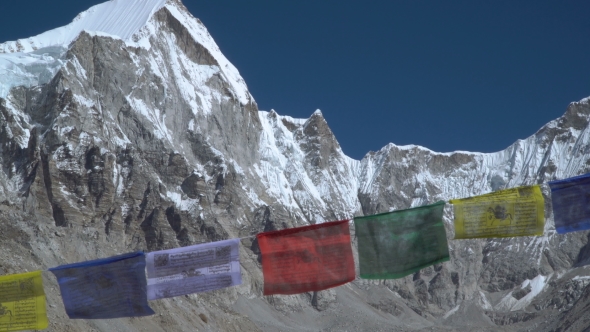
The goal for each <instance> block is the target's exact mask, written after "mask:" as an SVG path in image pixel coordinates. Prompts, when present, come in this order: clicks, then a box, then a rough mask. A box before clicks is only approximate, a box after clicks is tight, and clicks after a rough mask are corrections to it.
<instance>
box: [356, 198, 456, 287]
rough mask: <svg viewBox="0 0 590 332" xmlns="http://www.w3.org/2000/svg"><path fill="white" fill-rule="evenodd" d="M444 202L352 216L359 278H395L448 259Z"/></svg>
mask: <svg viewBox="0 0 590 332" xmlns="http://www.w3.org/2000/svg"><path fill="white" fill-rule="evenodd" d="M444 208H445V202H443V201H440V202H437V203H434V204H431V205H425V206H421V207H417V208H412V209H407V210H400V211H393V212H387V213H381V214H376V215H372V216H366V217H355V218H354V226H355V231H356V237H357V239H358V253H359V264H360V274H361V278H364V279H396V278H402V277H405V276H407V275H409V274H412V273H414V272H416V271H419V270H420V269H423V268H425V267H428V266H430V265H433V264H437V263H441V262H446V261H448V260H449V248H448V244H447V235H446V233H445V227H444V224H443V220H442V216H443V210H444Z"/></svg>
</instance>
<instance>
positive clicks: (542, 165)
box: [0, 0, 590, 331]
mask: <svg viewBox="0 0 590 332" xmlns="http://www.w3.org/2000/svg"><path fill="white" fill-rule="evenodd" d="M124 1H125V0H116V1H115V2H117V3H122V2H124ZM111 2H113V1H111ZM152 2H154V3H156V4H157V6H155V7H154V8H153V10H152V11H151V12H150V15H149V16H148V17H147V18H146V19H145V20H144V22H143V23H142V25H141V26H140V28H139V29H137V30H136V31H133V33H131V34H130V36H128V37H121V36H117V35H112V34H106V33H97V32H92V31H84V30H82V31H81V32H80V33H79V34H76V37H75V38H74V39H72V40H71V42H69V41H68V43H67V44H63V43H62V44H60V45H57V44H56V43H54V44H47V43H45V44H43V43H39V42H38V43H37V44H35V41H34V39H30V40H33V41H30V45H29V44H27V40H22V41H17V42H10V43H5V44H0V53H2V52H3V54H5V55H10V54H12V53H14V52H17V51H21V52H24V53H27V54H33V55H35V54H44V56H45V58H44V59H48V57H49V58H51V59H53V60H52V61H49V62H48V63H50V65H47V64H46V67H47V68H49V69H51V70H50V73H51V75H47V74H46V71H42V70H41V71H39V70H37V69H38V67H34V68H33V67H30V66H29V67H26V68H25V67H23V68H24V70H29V72H33V73H38V76H37V79H35V76H34V75H33V76H32V77H33V79H29V80H28V81H22V82H21V81H19V84H12V85H10V86H9V88H7V89H6V93H5V94H3V95H2V97H0V162H1V165H2V169H1V170H0V202H1V203H0V211H1V212H2V213H0V252H1V253H2V255H0V274H11V273H21V272H26V271H32V270H36V269H46V268H48V267H52V266H56V265H60V264H65V263H73V262H78V261H83V260H89V259H96V258H102V257H108V256H111V255H116V254H121V253H126V252H130V251H136V250H144V251H153V250H159V249H165V248H172V247H178V246H186V245H191V244H198V243H204V242H211V241H217V240H222V239H227V238H236V237H248V236H252V235H255V234H257V233H259V232H262V231H268V230H275V229H284V228H290V227H297V226H302V225H307V224H313V223H317V222H323V221H329V220H338V219H345V218H351V217H353V216H355V215H369V214H374V213H378V212H385V211H390V210H394V209H402V208H408V207H411V206H419V205H422V204H427V203H432V202H435V201H438V200H441V199H444V200H447V199H451V198H460V197H467V196H473V195H478V194H483V193H487V192H490V191H494V190H498V189H502V188H510V187H514V186H518V185H523V184H535V183H545V182H547V181H549V180H552V179H559V178H566V177H570V176H574V175H578V174H582V173H585V172H588V171H589V170H590V145H589V144H590V130H589V129H588V124H589V123H590V100H589V99H585V100H582V101H580V102H576V103H572V104H570V105H569V107H568V108H567V111H566V113H565V114H564V115H563V116H562V117H560V118H558V119H556V120H554V121H552V122H550V123H548V124H547V125H545V126H544V127H543V128H541V129H540V130H539V131H538V132H537V133H535V134H534V135H533V136H531V137H529V138H527V139H525V140H520V141H518V142H516V143H514V144H513V145H511V146H510V147H508V148H507V149H506V150H504V151H500V152H497V153H491V154H483V153H471V152H454V153H436V152H433V151H430V150H428V149H425V148H422V147H419V146H396V145H393V144H389V145H388V146H386V147H384V148H383V149H381V150H380V151H377V152H370V153H369V154H367V155H366V156H365V157H364V158H363V159H362V160H361V161H357V160H353V159H351V158H349V157H347V156H345V155H344V154H343V153H342V150H341V149H340V146H339V144H338V142H337V140H336V138H335V137H334V135H333V133H332V132H331V130H330V128H329V127H328V125H327V123H326V121H325V119H324V118H323V116H322V114H321V112H319V111H316V112H315V113H314V114H313V115H312V116H311V117H310V118H309V119H304V120H302V119H293V118H291V117H288V116H280V115H278V114H277V113H276V112H274V111H270V112H263V111H259V110H258V109H257V106H256V103H255V102H254V99H253V98H252V96H251V95H250V94H249V93H248V91H247V89H246V88H245V84H244V83H243V80H242V79H241V78H240V77H239V74H237V71H235V69H234V68H233V66H231V64H229V63H228V62H227V60H226V59H225V58H224V57H223V55H221V53H220V52H219V50H218V49H217V47H216V46H215V43H214V42H213V41H212V39H211V37H210V36H209V35H208V33H207V31H206V29H205V28H204V27H203V26H202V24H201V23H200V21H198V20H197V19H195V18H194V17H192V16H191V15H190V13H188V11H187V10H186V8H185V7H184V6H183V5H182V4H181V3H180V2H179V1H176V0H168V1H167V2H165V3H164V2H163V1H160V2H161V3H160V2H158V1H153V0H152ZM87 16H88V15H87ZM81 17H84V16H83V15H81ZM0 55H1V54H0ZM31 56H32V55H31ZM0 60H1V59H0ZM44 61H45V60H44ZM0 63H1V61H0ZM56 64H57V66H56ZM31 68H32V69H31ZM39 73H41V74H39ZM44 73H45V74H44ZM43 75H45V76H43ZM42 76H43V77H42ZM27 77H29V78H30V77H31V76H30V75H29V76H27ZM41 78H43V79H41ZM0 90H1V89H0ZM544 191H545V193H546V194H547V193H548V189H547V188H546V187H544ZM546 205H547V212H546V214H547V218H548V223H547V226H546V230H545V235H544V236H542V237H522V238H507V239H490V240H451V239H452V238H453V228H452V226H451V221H452V209H451V208H450V206H447V208H446V210H445V221H446V223H447V232H448V236H449V246H450V253H451V260H450V261H449V262H446V263H443V264H438V265H435V266H432V267H429V268H426V269H424V270H422V271H420V272H419V273H416V274H414V275H412V276H408V277H406V278H403V279H399V280H380V281H367V280H361V279H357V280H356V281H354V282H352V283H350V284H347V285H344V286H341V287H338V288H335V289H330V290H326V291H322V292H318V293H309V294H301V295H293V296H267V297H265V296H263V295H262V286H263V277H262V272H261V265H260V261H259V249H258V246H257V243H256V241H255V240H254V239H253V238H245V239H244V240H243V241H242V244H243V245H242V246H241V249H240V254H241V265H242V275H243V285H241V286H237V287H232V288H228V289H224V290H219V291H214V292H210V293H203V294H196V295H190V296H184V297H178V298H173V299H167V300H159V301H153V302H151V303H150V304H151V306H152V307H153V308H154V310H155V311H156V315H154V316H150V317H143V318H129V319H113V320H69V319H68V318H67V315H66V314H65V311H64V309H63V304H62V302H61V298H60V296H59V289H58V287H57V283H56V281H55V279H54V278H53V276H52V275H50V274H49V273H46V274H44V283H45V286H46V292H47V300H48V315H49V319H50V322H51V323H50V328H49V329H50V330H51V331H91V330H98V331H136V330H146V331H148V330H149V331H182V330H186V331H188V330H191V331H192V330H199V331H259V330H262V331H276V330H282V331H320V330H321V331H341V330H348V331H361V330H375V331H377V330H382V331H411V330H429V331H430V330H432V331H435V330H436V331H438V330H441V331H453V330H465V329H468V330H479V331H496V330H506V331H526V330H535V331H583V330H585V329H588V328H589V327H590V320H589V319H588V318H586V317H585V316H587V315H585V312H586V308H587V307H588V306H590V295H589V294H590V288H588V287H587V285H588V284H589V283H590V270H589V269H587V268H586V266H587V263H588V262H589V261H590V245H589V244H588V232H576V233H570V234H567V235H559V234H556V233H555V231H554V228H553V223H552V216H551V214H550V211H551V209H550V200H548V201H547V203H546ZM351 227H352V225H351ZM351 231H352V233H353V235H354V229H351ZM355 245H356V243H355V242H354V241H353V246H355Z"/></svg>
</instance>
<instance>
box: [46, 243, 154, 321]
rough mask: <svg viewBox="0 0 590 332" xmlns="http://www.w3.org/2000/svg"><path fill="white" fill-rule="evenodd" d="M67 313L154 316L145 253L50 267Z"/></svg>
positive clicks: (93, 316)
mask: <svg viewBox="0 0 590 332" xmlns="http://www.w3.org/2000/svg"><path fill="white" fill-rule="evenodd" d="M49 271H51V272H53V274H54V275H55V276H56V277H57V282H58V283H59V289H60V291H61V296H62V298H63V302H64V306H65V308H66V312H67V314H68V316H69V317H70V318H72V319H75V318H81V319H104V318H119V317H137V316H148V315H153V314H154V311H153V310H152V308H150V307H149V305H148V302H147V292H146V289H147V287H146V278H145V255H144V253H143V252H136V253H129V254H124V255H119V256H113V257H110V258H103V259H97V260H93V261H87V262H80V263H75V264H69V265H62V266H58V267H54V268H51V269H49Z"/></svg>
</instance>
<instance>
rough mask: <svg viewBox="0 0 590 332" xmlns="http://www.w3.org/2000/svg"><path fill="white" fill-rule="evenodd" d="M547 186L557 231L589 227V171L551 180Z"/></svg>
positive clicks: (578, 229)
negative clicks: (549, 189)
mask: <svg viewBox="0 0 590 332" xmlns="http://www.w3.org/2000/svg"><path fill="white" fill-rule="evenodd" d="M549 187H550V188H551V202H552V203H553V216H554V219H555V230H556V231H557V233H559V234H563V233H568V232H574V231H583V230H588V229H590V173H588V174H584V175H580V176H576V177H573V178H569V179H564V180H557V181H551V182H549Z"/></svg>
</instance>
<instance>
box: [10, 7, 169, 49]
mask: <svg viewBox="0 0 590 332" xmlns="http://www.w3.org/2000/svg"><path fill="white" fill-rule="evenodd" d="M165 3H166V0H111V1H108V2H105V3H102V4H99V5H96V6H93V7H91V8H90V9H88V10H86V11H84V12H82V13H80V14H78V16H76V18H74V20H73V21H72V23H70V24H68V25H66V26H63V27H60V28H56V29H53V30H49V31H47V32H44V33H42V34H40V35H37V36H35V37H30V38H25V39H19V40H17V41H9V42H6V43H3V44H0V53H14V52H32V51H35V50H37V49H40V48H44V47H48V46H57V45H64V46H67V45H68V44H69V43H71V42H72V41H73V40H74V39H76V37H78V35H79V34H80V33H81V32H82V31H87V32H95V33H98V34H105V35H110V36H114V37H117V38H120V39H123V40H128V39H130V38H131V37H132V36H133V34H135V33H137V32H138V31H139V30H140V29H141V28H142V27H143V26H145V25H146V23H147V22H148V20H149V19H150V18H151V17H152V15H153V14H154V13H155V12H156V11H158V10H159V9H160V8H162V7H163V6H164V5H165Z"/></svg>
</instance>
